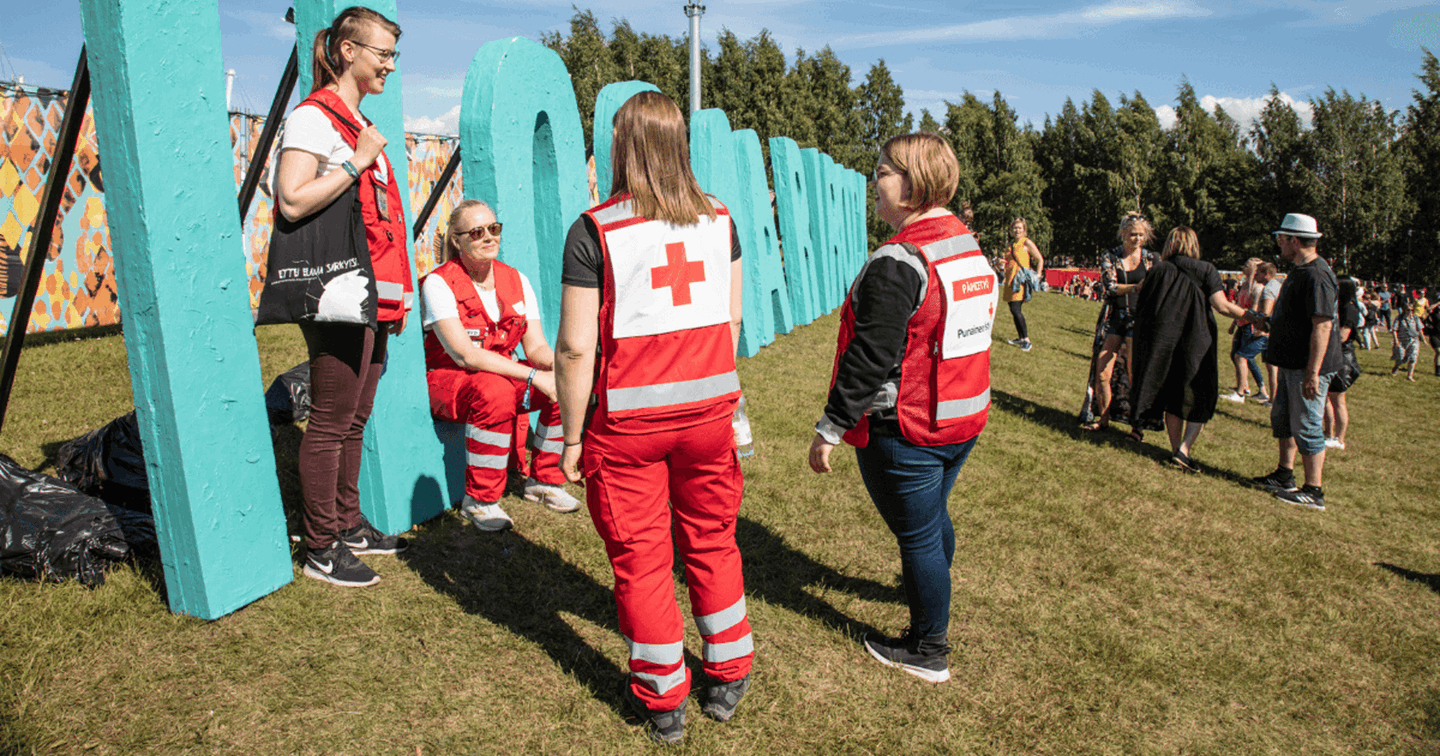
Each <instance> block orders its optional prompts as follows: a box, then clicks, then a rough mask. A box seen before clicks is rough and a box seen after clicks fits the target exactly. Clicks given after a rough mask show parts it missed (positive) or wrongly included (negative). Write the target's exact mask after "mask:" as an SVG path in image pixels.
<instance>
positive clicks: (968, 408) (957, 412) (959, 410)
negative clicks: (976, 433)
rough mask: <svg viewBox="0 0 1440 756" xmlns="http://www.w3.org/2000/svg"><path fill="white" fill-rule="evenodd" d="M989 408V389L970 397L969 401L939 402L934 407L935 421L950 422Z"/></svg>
mask: <svg viewBox="0 0 1440 756" xmlns="http://www.w3.org/2000/svg"><path fill="white" fill-rule="evenodd" d="M989 406H990V389H988V388H987V389H985V390H984V391H983V392H981V393H979V394H976V395H975V396H972V397H970V398H969V399H952V400H950V401H948V402H940V403H939V404H938V405H936V407H935V419H936V420H950V419H952V418H956V417H969V416H970V415H973V414H975V413H976V412H979V411H980V410H983V409H985V408H986V407H989Z"/></svg>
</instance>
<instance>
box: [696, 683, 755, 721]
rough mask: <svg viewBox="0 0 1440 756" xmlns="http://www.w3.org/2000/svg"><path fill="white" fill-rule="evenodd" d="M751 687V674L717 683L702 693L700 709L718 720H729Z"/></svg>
mask: <svg viewBox="0 0 1440 756" xmlns="http://www.w3.org/2000/svg"><path fill="white" fill-rule="evenodd" d="M749 689H750V675H745V676H744V677H742V678H740V679H739V680H735V681H732V682H727V683H715V684H714V685H712V686H710V687H709V688H706V689H705V692H704V693H701V694H700V711H701V713H703V714H704V715H705V716H707V717H710V718H711V719H713V720H715V721H717V722H729V721H730V718H731V717H733V716H735V707H737V706H739V705H740V699H742V698H744V697H745V691H747V690H749Z"/></svg>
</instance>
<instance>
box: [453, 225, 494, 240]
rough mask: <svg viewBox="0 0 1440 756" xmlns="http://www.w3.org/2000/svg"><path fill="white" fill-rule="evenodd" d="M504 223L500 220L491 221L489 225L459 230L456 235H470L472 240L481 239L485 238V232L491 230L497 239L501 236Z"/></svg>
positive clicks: (491, 233)
mask: <svg viewBox="0 0 1440 756" xmlns="http://www.w3.org/2000/svg"><path fill="white" fill-rule="evenodd" d="M502 225H503V224H501V223H500V221H495V222H494V223H491V224H490V225H488V226H476V227H475V228H472V229H470V230H469V231H460V232H457V233H456V234H455V235H456V236H468V237H470V241H480V240H481V239H484V238H485V232H487V231H488V232H490V235H491V236H493V237H495V238H496V239H499V238H500V229H501V227H502Z"/></svg>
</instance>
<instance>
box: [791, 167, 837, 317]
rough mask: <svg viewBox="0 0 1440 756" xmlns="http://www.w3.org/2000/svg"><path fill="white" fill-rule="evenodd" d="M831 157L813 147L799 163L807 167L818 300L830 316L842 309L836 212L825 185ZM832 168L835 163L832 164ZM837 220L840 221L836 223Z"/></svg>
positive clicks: (806, 180) (823, 310)
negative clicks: (832, 221)
mask: <svg viewBox="0 0 1440 756" xmlns="http://www.w3.org/2000/svg"><path fill="white" fill-rule="evenodd" d="M827 157H829V156H827V155H826V154H825V153H823V152H821V151H820V150H818V149H816V148H814V147H810V148H808V149H803V150H801V151H800V160H801V162H802V163H803V164H804V166H805V184H806V189H807V195H808V196H807V199H809V200H810V201H809V203H808V209H809V211H810V242H811V244H812V245H813V246H814V249H815V256H814V258H813V259H814V260H815V283H816V291H815V297H816V299H817V300H818V301H819V303H820V310H821V311H820V313H817V314H824V313H826V312H829V311H831V310H833V309H835V308H836V307H838V306H839V305H840V298H839V293H838V291H839V287H840V274H839V271H838V270H836V268H837V266H838V265H839V260H838V259H837V258H836V256H835V244H834V239H833V238H832V237H834V236H835V232H836V228H835V226H833V225H832V223H831V215H832V213H833V208H832V207H831V205H830V192H829V190H828V187H827V186H826V181H825V160H826V158H827ZM830 162H831V163H832V164H833V163H834V162H835V161H833V160H831V161H830ZM837 220H838V219H837Z"/></svg>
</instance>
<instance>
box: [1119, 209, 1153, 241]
mask: <svg viewBox="0 0 1440 756" xmlns="http://www.w3.org/2000/svg"><path fill="white" fill-rule="evenodd" d="M1136 224H1139V225H1140V227H1141V228H1142V229H1144V230H1145V240H1144V241H1142V242H1141V244H1149V243H1150V242H1151V241H1153V240H1154V239H1155V227H1154V226H1152V225H1150V221H1148V220H1145V216H1144V215H1142V214H1140V213H1139V212H1138V211H1135V210H1131V211H1130V212H1128V213H1126V214H1125V217H1124V218H1121V219H1120V242H1121V243H1122V244H1123V243H1124V242H1125V230H1126V229H1128V228H1130V227H1131V226H1133V225H1136Z"/></svg>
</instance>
